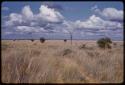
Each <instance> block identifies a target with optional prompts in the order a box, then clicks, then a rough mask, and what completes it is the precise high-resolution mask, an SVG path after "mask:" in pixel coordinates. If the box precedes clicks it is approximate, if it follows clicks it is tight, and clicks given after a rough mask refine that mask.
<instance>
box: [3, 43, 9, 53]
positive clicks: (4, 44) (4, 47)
mask: <svg viewBox="0 0 125 85" xmlns="http://www.w3.org/2000/svg"><path fill="white" fill-rule="evenodd" d="M8 47H9V45H8V44H7V43H2V50H3V51H4V50H6V49H7V48H8Z"/></svg>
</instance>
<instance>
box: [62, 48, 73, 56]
mask: <svg viewBox="0 0 125 85" xmlns="http://www.w3.org/2000/svg"><path fill="white" fill-rule="evenodd" d="M70 53H72V50H71V49H65V50H64V51H63V56H65V55H68V54H70Z"/></svg>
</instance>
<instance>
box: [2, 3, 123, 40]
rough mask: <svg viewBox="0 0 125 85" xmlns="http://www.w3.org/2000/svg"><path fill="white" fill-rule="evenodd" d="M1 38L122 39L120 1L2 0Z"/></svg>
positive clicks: (121, 6) (121, 8) (121, 4)
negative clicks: (4, 0)
mask: <svg viewBox="0 0 125 85" xmlns="http://www.w3.org/2000/svg"><path fill="white" fill-rule="evenodd" d="M1 9H2V10H1V11H2V18H1V19H2V20H1V21H2V26H1V31H2V33H1V35H2V39H32V38H33V39H39V38H40V37H45V38H46V39H69V38H70V35H69V33H72V36H73V39H90V40H91V39H99V38H101V37H110V38H111V39H112V40H123V3H122V2H120V1H119V2H118V1H116V2H115V1H110V2H108V1H107V2H106V1H104V2H103V1H101V2H99V1H90V2H89V1H74V2H73V1H72V2H69V1H65V2H64V1H58V2H57V1H55V2H54V1H51V2H47V1H46V2H45V1H44V2H43V1H41V2H40V1H33V2H30V1H25V2H19V1H18V2H7V1H6V2H2V7H1Z"/></svg>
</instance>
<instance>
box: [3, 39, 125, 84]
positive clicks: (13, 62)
mask: <svg viewBox="0 0 125 85" xmlns="http://www.w3.org/2000/svg"><path fill="white" fill-rule="evenodd" d="M116 43H117V45H115V46H113V48H112V49H107V50H103V49H100V48H98V47H97V45H96V42H94V41H75V40H74V41H73V45H72V46H71V45H70V42H69V41H67V42H64V41H63V40H47V41H46V42H45V43H40V41H39V40H35V41H34V42H31V41H30V40H16V41H12V40H2V82H3V83H122V82H123V42H116ZM83 44H86V46H85V47H81V46H82V45H83Z"/></svg>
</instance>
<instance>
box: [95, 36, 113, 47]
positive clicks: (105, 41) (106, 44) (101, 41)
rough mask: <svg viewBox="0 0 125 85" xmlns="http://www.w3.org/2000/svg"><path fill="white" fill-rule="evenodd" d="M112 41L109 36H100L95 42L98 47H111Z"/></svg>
mask: <svg viewBox="0 0 125 85" xmlns="http://www.w3.org/2000/svg"><path fill="white" fill-rule="evenodd" d="M111 43H112V41H111V39H110V38H108V37H105V38H101V39H99V40H98V41H97V44H98V46H99V47H100V48H111V45H110V44H111Z"/></svg>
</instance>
